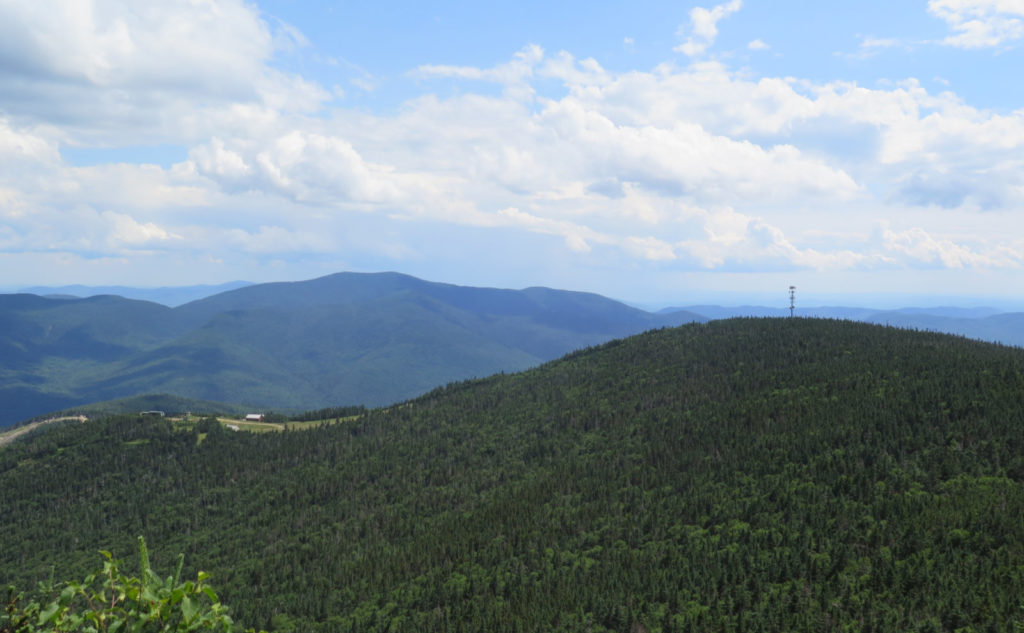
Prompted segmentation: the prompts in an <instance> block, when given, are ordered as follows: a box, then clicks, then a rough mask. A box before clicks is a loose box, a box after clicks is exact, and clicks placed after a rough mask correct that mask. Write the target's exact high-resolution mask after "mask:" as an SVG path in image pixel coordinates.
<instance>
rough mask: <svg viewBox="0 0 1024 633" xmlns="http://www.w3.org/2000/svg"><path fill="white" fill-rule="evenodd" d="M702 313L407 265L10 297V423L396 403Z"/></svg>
mask: <svg viewBox="0 0 1024 633" xmlns="http://www.w3.org/2000/svg"><path fill="white" fill-rule="evenodd" d="M696 319H700V317H698V316H697V315H694V314H691V313H677V314H672V315H653V314H650V313H647V312H643V311H641V310H637V309H634V308H630V307H628V306H625V305H623V304H621V303H618V302H616V301H612V300H610V299H606V298H604V297H600V296H598V295H592V294H586V293H576V292H567V291H559V290H550V289H545V288H530V289H527V290H499V289H492V288H466V287H460V286H453V285H450V284H438V283H431V282H426V281H423V280H420V279H416V278H414V277H409V276H406V275H399V274H396V273H380V274H355V273H342V274H337V275H330V276H327V277H323V278H320V279H314V280H310V281H305V282H294V283H273V284H260V285H254V286H247V287H244V288H240V289H237V290H232V291H228V292H224V293H221V294H218V295H215V296H211V297H207V298H204V299H201V300H199V301H194V302H192V303H189V304H186V305H183V306H180V307H178V308H174V309H171V308H166V307H164V306H160V305H156V304H152V303H147V302H140V301H131V300H127V299H122V298H119V297H104V296H101V297H92V298H89V299H43V298H40V297H34V296H32V295H6V296H4V295H0V325H6V326H7V328H6V329H5V330H4V332H3V333H2V334H0V351H2V352H5V353H4V354H3V355H2V356H0V378H3V380H4V382H3V383H2V384H3V386H2V387H0V425H5V424H11V423H13V422H16V421H18V420H21V419H25V418H28V417H31V416H34V415H39V414H42V413H46V412H49V411H53V410H56V409H63V408H66V407H69V406H74V405H79V404H84V403H88V402H94V401H98V400H110V399H116V398H124V397H128V396H133V395H138V394H143V393H170V394H174V395H177V396H182V397H188V398H199V399H206V400H217V401H223V402H235V403H243V404H248V405H250V406H258V407H262V408H273V407H314V408H319V407H324V406H332V405H338V404H367V405H381V404H388V403H392V402H396V401H398V400H401V399H404V398H409V397H412V396H415V395H417V394H420V393H423V392H424V391H426V390H428V389H431V388H433V387H435V386H437V385H439V384H444V383H446V382H450V381H453V380H461V379H464V378H468V377H473V376H485V375H489V374H492V373H495V372H498V371H515V370H518V369H523V368H526V367H529V366H532V365H536V364H538V363H540V362H543V361H546V360H551V359H553V358H557V357H558V356H560V355H562V354H565V353H566V352H568V351H571V350H573V349H578V348H581V347H585V346H587V345H593V344H595V343H600V342H602V341H606V340H608V339H611V338H615V337H621V336H626V335H629V334H634V333H637V332H641V331H643V330H646V329H650V328H655V327H662V326H666V325H677V324H679V323H684V322H688V321H691V320H696Z"/></svg>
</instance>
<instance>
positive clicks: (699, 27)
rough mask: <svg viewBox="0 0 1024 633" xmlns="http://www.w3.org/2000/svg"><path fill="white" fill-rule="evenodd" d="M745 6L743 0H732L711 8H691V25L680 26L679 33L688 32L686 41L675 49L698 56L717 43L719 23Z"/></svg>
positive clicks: (691, 55) (690, 55)
mask: <svg viewBox="0 0 1024 633" xmlns="http://www.w3.org/2000/svg"><path fill="white" fill-rule="evenodd" d="M742 6H743V0H730V1H729V2H726V3H724V4H719V5H716V6H715V7H713V8H711V9H705V8H704V7H694V8H693V9H691V10H690V25H689V27H688V28H684V27H680V28H679V35H683V34H685V33H688V36H687V38H686V41H685V42H683V43H682V44H680V45H679V46H676V47H675V48H674V49H673V50H675V51H676V52H679V53H683V54H684V55H688V56H689V57H698V56H700V55H703V54H704V52H705V51H706V50H707V49H708V48H709V47H710V46H711V45H712V44H714V43H715V38H716V37H718V23H719V22H720V21H721V20H722V19H724V18H726V17H728V16H730V15H732V14H733V13H736V12H737V11H739V10H740V8H741V7H742Z"/></svg>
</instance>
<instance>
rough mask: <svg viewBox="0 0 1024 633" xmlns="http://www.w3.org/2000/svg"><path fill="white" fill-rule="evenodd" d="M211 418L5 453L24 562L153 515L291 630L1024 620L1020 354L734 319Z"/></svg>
mask: <svg viewBox="0 0 1024 633" xmlns="http://www.w3.org/2000/svg"><path fill="white" fill-rule="evenodd" d="M203 430H204V431H208V433H207V434H205V435H200V434H199V429H194V430H191V431H182V430H176V429H175V428H174V427H173V426H172V425H171V423H170V422H167V421H165V420H153V419H137V418H134V417H127V416H125V417H115V418H110V419H107V420H104V421H100V422H90V423H88V424H80V425H73V426H68V427H63V428H59V429H55V430H54V431H52V432H50V433H46V434H43V435H39V436H36V437H34V438H32V440H31V441H28V442H23V443H18V444H15V445H12V446H11V447H9V448H7V449H5V450H2V451H0V508H3V512H2V513H0V532H2V533H3V534H4V543H5V546H4V547H3V548H0V582H3V581H13V582H15V583H16V584H18V585H19V586H28V585H30V584H31V583H33V582H35V581H36V580H39V579H42V578H44V577H45V576H48V575H49V573H50V567H51V565H53V564H56V565H57V573H58V574H59V575H60V576H73V575H74V574H76V573H80V571H81V570H82V569H88V568H89V567H90V566H91V565H92V563H93V562H94V559H95V552H96V550H99V549H105V550H112V551H114V553H115V555H121V556H124V555H126V554H128V553H130V552H131V551H132V548H133V544H134V540H135V538H136V536H137V535H144V536H145V537H146V539H147V541H148V542H149V543H150V547H151V551H152V555H153V558H154V561H155V562H154V564H155V565H158V566H160V567H168V566H170V565H171V561H173V559H174V556H175V555H176V554H178V553H179V552H184V553H185V554H186V564H187V565H188V564H190V563H192V562H196V564H200V565H202V567H203V569H204V570H206V571H208V572H210V573H211V576H212V580H213V581H214V582H216V584H217V586H218V588H219V590H220V597H221V598H222V599H223V600H224V602H225V603H226V604H230V605H232V609H233V615H235V616H237V619H239V620H242V621H245V622H246V623H248V624H250V625H253V626H258V627H267V628H273V629H276V630H278V631H290V630H296V631H481V630H486V631H623V632H627V631H649V632H653V631H664V632H666V633H667V632H670V631H815V632H819V631H848V630H857V631H915V630H920V631H956V630H962V631H1010V630H1013V628H1014V626H1015V625H1019V624H1021V623H1022V622H1024V611H1022V609H1021V602H1022V597H1024V352H1022V351H1020V350H1017V349H1011V348H1005V347H999V346H995V345H991V344H984V343H977V342H973V341H968V340H966V339H962V338H955V337H951V336H947V335H938V334H930V333H916V332H907V331H902V330H896V329H891V328H885V327H880V326H871V325H864V324H855V323H850V322H839V321H826V320H812V319H738V320H729V321H718V322H713V323H709V324H694V325H689V326H683V327H681V328H676V329H668V330H659V331H652V332H648V333H645V334H642V335H639V336H636V337H632V338H629V339H625V340H621V341H614V342H611V343H608V344H605V345H602V346H600V347H597V348H592V349H588V350H585V351H581V352H578V353H574V354H571V355H570V356H567V357H565V358H563V359H561V360H559V361H556V362H553V363H549V364H546V365H543V366H541V367H538V368H535V369H532V370H528V371H526V372H523V373H519V374H514V375H498V376H494V377H491V378H488V379H484V380H477V381H471V382H466V383H457V384H451V385H448V386H447V387H443V388H439V389H437V390H435V391H433V392H431V393H428V394H427V395H425V396H422V397H420V398H418V399H416V400H412V401H409V402H407V403H405V404H402V405H396V406H392V407H389V408H385V409H376V410H371V411H367V412H365V413H361V414H360V415H359V416H358V417H355V418H353V419H351V420H349V421H346V422H343V423H340V424H335V425H330V426H328V425H324V426H323V427H321V428H318V429H315V430H311V431H303V432H298V431H288V432H283V433H272V434H264V435H254V434H247V433H233V432H230V431H227V430H224V429H221V428H220V427H217V426H208V427H204V429H203ZM194 573H195V570H194V569H186V574H194Z"/></svg>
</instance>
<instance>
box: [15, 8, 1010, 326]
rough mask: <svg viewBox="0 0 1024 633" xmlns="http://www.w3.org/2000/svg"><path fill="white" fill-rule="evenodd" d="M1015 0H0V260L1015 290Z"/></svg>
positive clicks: (550, 280) (644, 297) (741, 297)
mask: <svg viewBox="0 0 1024 633" xmlns="http://www.w3.org/2000/svg"><path fill="white" fill-rule="evenodd" d="M1022 45H1024V1H1022V0H923V1H921V2H908V3H883V2H858V3H817V4H814V3H810V4H809V3H805V2H780V1H773V2H766V1H755V0H724V1H721V2H697V3H687V2H674V3H669V2H655V1H650V2H643V1H637V2H604V3H593V2H590V3H584V2H561V3H558V4H557V6H555V7H552V6H551V5H550V3H540V2H514V3H513V2H492V3H483V4H482V3H477V2H433V3H422V2H421V3H408V2H397V1H385V2H376V3H348V2H298V1H292V0H274V1H264V2H258V3H248V2H241V1H238V0H204V1H203V2H186V1H184V0H151V1H150V2H147V3H145V4H140V3H137V2H133V1H129V0H89V1H86V0H74V1H67V2H58V1H56V0H53V1H49V0H44V1H39V0H33V1H32V2H28V1H26V0H22V1H7V2H4V1H0V288H8V289H11V288H16V287H19V286H29V285H45V284H49V285H58V284H71V283H82V284H93V285H101V284H122V285H135V286H163V285H189V284H200V283H205V284H213V283H220V282H223V281H228V280H234V279H245V280H249V281H257V282H258V281H272V280H294V279H306V278H311V277H315V276H319V275H323V274H328V273H331V272H337V271H341V270H356V271H377V270H397V271H401V272H405V273H409V274H413V275H417V276H420V277H423V278H426V279H431V280H437V281H448V282H452V283H460V284H472V285H487V286H500V287H525V286H531V285H546V286H553V287H560V288H569V289H579V290H589V291H594V292H600V293H602V294H606V295H609V296H613V297H616V298H620V299H624V300H629V301H633V302H637V303H643V304H648V305H681V304H688V303H697V302H704V301H716V300H717V301H721V302H731V303H742V302H748V301H750V302H753V301H758V302H764V301H771V300H773V298H774V297H775V296H776V295H778V297H780V299H779V300H780V301H781V302H783V303H784V302H785V300H786V299H785V294H786V289H787V288H788V286H789V285H790V284H795V285H797V286H798V288H800V292H801V298H802V300H804V301H807V302H809V303H826V302H829V303H835V302H859V303H871V302H875V303H885V304H887V305H893V304H896V305H899V304H901V303H917V304H921V303H929V302H932V303H935V302H943V303H950V302H958V303H964V304H979V303H989V304H996V305H1006V306H1010V305H1013V306H1024V276H1022V275H1021V272H1022V270H1021V268H1022V266H1024V216H1022V212H1024V82H1021V81H1020V80H1019V75H1020V72H1019V69H1020V68H1022V67H1024V63H1022V62H1024V59H1022Z"/></svg>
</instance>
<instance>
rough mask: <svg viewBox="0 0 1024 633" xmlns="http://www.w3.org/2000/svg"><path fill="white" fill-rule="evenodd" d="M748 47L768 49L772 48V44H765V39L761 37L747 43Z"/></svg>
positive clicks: (758, 49)
mask: <svg viewBox="0 0 1024 633" xmlns="http://www.w3.org/2000/svg"><path fill="white" fill-rule="evenodd" d="M747 48H749V49H750V50H752V51H766V50H769V49H771V46H769V45H768V44H765V43H764V41H762V40H761V39H760V38H758V39H756V40H751V41H750V42H749V43H748V44H747Z"/></svg>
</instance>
